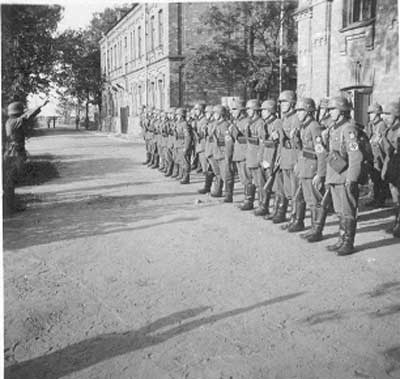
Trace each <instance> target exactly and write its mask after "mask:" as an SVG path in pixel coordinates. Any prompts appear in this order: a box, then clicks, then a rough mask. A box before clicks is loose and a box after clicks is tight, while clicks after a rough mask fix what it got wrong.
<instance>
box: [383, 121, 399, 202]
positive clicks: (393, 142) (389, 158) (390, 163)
mask: <svg viewBox="0 0 400 379" xmlns="http://www.w3.org/2000/svg"><path fill="white" fill-rule="evenodd" d="M383 146H384V151H385V162H384V167H383V170H382V171H383V175H384V176H385V177H386V179H387V180H388V181H389V182H390V184H391V191H392V195H393V197H394V200H395V202H398V201H399V199H398V191H399V190H400V121H399V120H397V122H396V123H395V124H394V125H392V126H391V127H389V128H388V129H387V131H386V133H385V136H384V139H383ZM393 187H394V188H393ZM394 189H397V192H396V191H394Z"/></svg>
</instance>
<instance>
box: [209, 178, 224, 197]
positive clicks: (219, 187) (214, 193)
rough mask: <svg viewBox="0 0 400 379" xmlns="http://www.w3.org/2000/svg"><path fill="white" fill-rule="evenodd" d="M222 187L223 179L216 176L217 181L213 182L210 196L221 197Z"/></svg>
mask: <svg viewBox="0 0 400 379" xmlns="http://www.w3.org/2000/svg"><path fill="white" fill-rule="evenodd" d="M223 187H224V181H223V180H222V179H221V178H218V177H217V181H216V183H215V190H214V191H212V192H211V196H212V197H222V189H223Z"/></svg>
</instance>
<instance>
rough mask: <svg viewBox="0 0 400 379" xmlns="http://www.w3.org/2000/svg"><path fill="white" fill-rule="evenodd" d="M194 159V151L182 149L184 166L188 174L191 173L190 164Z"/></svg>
mask: <svg viewBox="0 0 400 379" xmlns="http://www.w3.org/2000/svg"><path fill="white" fill-rule="evenodd" d="M191 157H192V149H187V150H185V149H182V166H183V170H184V171H185V172H186V173H189V172H190V163H191Z"/></svg>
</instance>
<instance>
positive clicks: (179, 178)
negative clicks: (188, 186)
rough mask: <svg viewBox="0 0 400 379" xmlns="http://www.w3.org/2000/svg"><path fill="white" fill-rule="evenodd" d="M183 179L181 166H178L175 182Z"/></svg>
mask: <svg viewBox="0 0 400 379" xmlns="http://www.w3.org/2000/svg"><path fill="white" fill-rule="evenodd" d="M182 178H183V166H182V165H181V164H180V165H179V168H178V176H177V177H176V180H182Z"/></svg>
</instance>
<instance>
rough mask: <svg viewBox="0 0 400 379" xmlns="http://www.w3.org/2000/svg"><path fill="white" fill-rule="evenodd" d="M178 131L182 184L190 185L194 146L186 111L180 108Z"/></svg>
mask: <svg viewBox="0 0 400 379" xmlns="http://www.w3.org/2000/svg"><path fill="white" fill-rule="evenodd" d="M176 115H177V121H176V131H177V139H178V141H177V143H178V156H179V162H180V164H181V175H180V176H178V179H179V178H180V179H181V181H180V183H181V184H189V183H190V158H191V146H192V131H191V129H190V126H189V124H188V123H187V121H186V109H184V108H178V109H177V111H176Z"/></svg>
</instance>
